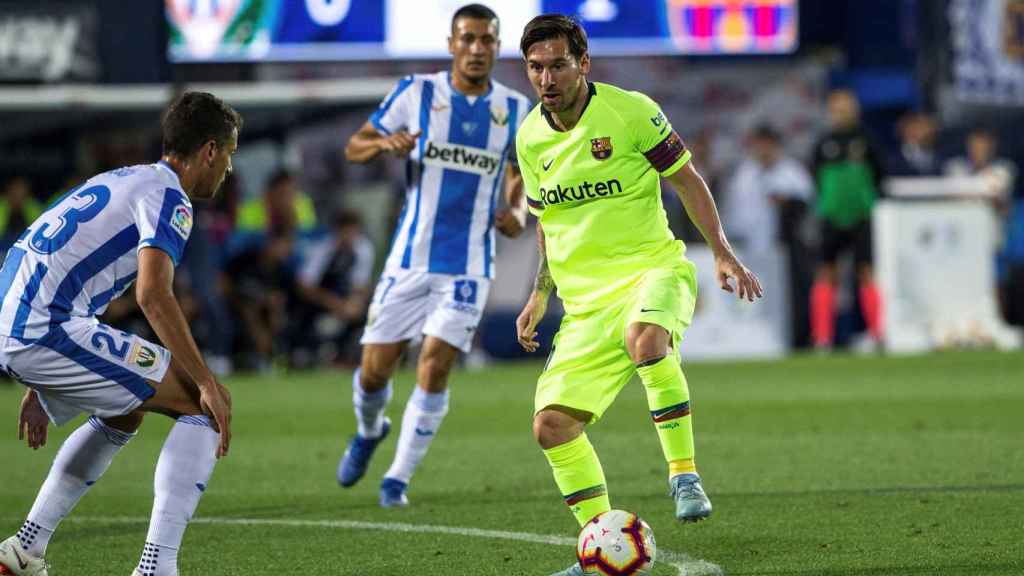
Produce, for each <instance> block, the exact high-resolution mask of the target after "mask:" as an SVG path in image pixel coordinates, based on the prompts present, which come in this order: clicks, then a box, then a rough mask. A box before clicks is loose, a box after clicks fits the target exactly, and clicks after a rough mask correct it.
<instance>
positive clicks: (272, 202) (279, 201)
mask: <svg viewBox="0 0 1024 576" xmlns="http://www.w3.org/2000/svg"><path fill="white" fill-rule="evenodd" d="M236 226H237V230H238V231H239V232H241V233H243V234H247V233H248V234H251V233H256V234H260V233H262V234H266V233H267V232H268V231H269V230H283V229H290V230H296V231H298V232H299V233H306V232H310V231H312V230H313V229H314V228H315V227H316V209H315V208H314V207H313V200H312V199H310V197H309V196H307V195H305V194H303V193H302V192H300V191H299V190H298V188H297V186H296V182H295V177H294V176H293V175H292V174H291V172H289V171H288V170H279V171H278V172H276V173H275V174H274V175H273V176H271V177H270V180H268V181H267V187H266V190H265V191H264V192H263V196H262V197H260V198H253V199H252V200H248V201H246V202H244V203H243V204H242V206H241V208H239V210H238V221H237V223H236Z"/></svg>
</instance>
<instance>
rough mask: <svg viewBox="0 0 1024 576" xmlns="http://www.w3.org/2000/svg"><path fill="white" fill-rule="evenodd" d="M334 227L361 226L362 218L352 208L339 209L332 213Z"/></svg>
mask: <svg viewBox="0 0 1024 576" xmlns="http://www.w3.org/2000/svg"><path fill="white" fill-rule="evenodd" d="M332 224H333V225H334V228H346V227H348V226H358V227H362V226H363V219H362V218H360V217H359V214H358V213H357V212H355V211H353V210H347V209H344V208H343V209H341V210H338V211H337V212H335V213H334V220H333V222H332Z"/></svg>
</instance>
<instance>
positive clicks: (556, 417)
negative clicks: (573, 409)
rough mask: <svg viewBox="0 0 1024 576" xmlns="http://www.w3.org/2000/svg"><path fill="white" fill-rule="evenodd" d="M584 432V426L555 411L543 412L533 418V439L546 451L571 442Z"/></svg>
mask: <svg viewBox="0 0 1024 576" xmlns="http://www.w3.org/2000/svg"><path fill="white" fill-rule="evenodd" d="M582 431H583V426H582V424H579V423H577V422H575V421H574V420H572V419H571V418H570V417H569V416H567V415H565V414H562V413H561V412H558V411H555V410H541V411H540V412H538V413H537V415H536V416H534V417H533V437H534V439H536V440H537V443H538V444H540V447H541V448H543V449H545V450H548V449H550V448H554V447H555V446H559V445H562V444H565V443H566V442H569V441H571V440H572V439H573V438H575V437H576V436H579V435H580V433H581V432H582Z"/></svg>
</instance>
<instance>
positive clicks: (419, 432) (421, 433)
mask: <svg viewBox="0 0 1024 576" xmlns="http://www.w3.org/2000/svg"><path fill="white" fill-rule="evenodd" d="M416 435H417V436H433V435H434V431H433V430H424V429H423V428H417V429H416Z"/></svg>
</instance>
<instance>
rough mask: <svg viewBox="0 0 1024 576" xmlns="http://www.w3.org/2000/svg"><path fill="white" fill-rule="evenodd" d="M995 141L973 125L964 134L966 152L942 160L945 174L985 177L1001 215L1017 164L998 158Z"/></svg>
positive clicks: (1004, 208)
mask: <svg viewBox="0 0 1024 576" xmlns="http://www.w3.org/2000/svg"><path fill="white" fill-rule="evenodd" d="M997 154H998V141H997V140H996V136H995V134H993V133H992V132H991V131H989V130H986V129H983V128H977V129H974V130H972V131H971V132H970V133H969V134H968V135H967V155H966V156H960V157H957V158H953V159H951V160H950V161H948V162H946V165H945V172H946V174H947V175H949V176H980V177H982V178H984V179H985V180H986V184H987V186H988V187H989V189H990V191H991V193H992V196H993V202H994V204H995V206H996V208H997V209H998V210H999V211H1000V212H1001V213H1003V214H1006V212H1007V211H1008V209H1009V206H1010V200H1011V198H1012V196H1013V186H1014V181H1015V180H1016V178H1017V167H1016V166H1015V165H1014V163H1013V162H1012V161H1011V160H1007V159H1006V158H999V157H998V156H997Z"/></svg>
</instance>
